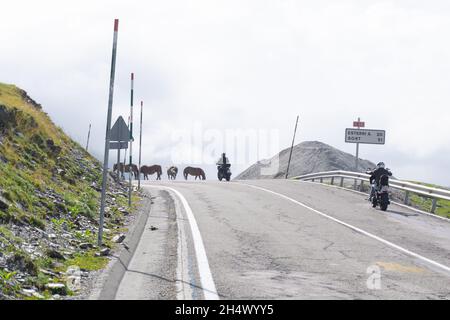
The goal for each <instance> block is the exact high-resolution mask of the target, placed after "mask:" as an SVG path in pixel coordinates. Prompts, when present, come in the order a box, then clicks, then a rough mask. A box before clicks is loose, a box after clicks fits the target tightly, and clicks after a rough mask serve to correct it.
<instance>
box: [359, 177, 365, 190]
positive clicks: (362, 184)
mask: <svg viewBox="0 0 450 320" xmlns="http://www.w3.org/2000/svg"><path fill="white" fill-rule="evenodd" d="M363 187H364V180H361V184H360V185H359V191H363Z"/></svg>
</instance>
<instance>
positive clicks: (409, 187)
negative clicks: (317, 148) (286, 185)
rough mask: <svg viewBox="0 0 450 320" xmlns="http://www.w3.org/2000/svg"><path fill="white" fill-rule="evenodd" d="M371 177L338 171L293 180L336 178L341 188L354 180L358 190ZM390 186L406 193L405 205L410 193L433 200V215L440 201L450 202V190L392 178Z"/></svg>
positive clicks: (298, 177)
mask: <svg viewBox="0 0 450 320" xmlns="http://www.w3.org/2000/svg"><path fill="white" fill-rule="evenodd" d="M369 177H370V175H368V174H366V173H358V172H351V171H342V170H336V171H326V172H317V173H310V174H305V175H302V176H297V177H293V178H292V179H296V180H304V181H313V182H314V181H315V180H319V181H320V182H323V179H331V184H334V180H335V179H336V178H339V179H340V183H339V185H340V186H341V187H343V186H344V180H345V179H352V180H354V181H355V184H354V188H355V189H356V181H357V180H359V181H361V184H360V186H359V188H360V189H362V186H363V185H364V182H367V183H369ZM389 186H390V187H391V188H394V189H398V190H402V191H405V200H404V203H405V204H406V205H408V204H409V196H410V193H414V194H418V195H421V196H424V197H428V198H432V199H433V200H432V205H431V210H430V212H431V213H434V212H435V211H436V205H437V200H438V199H443V200H450V190H445V189H439V188H432V187H427V186H424V185H421V184H418V183H412V182H407V181H401V180H397V179H392V178H391V179H389Z"/></svg>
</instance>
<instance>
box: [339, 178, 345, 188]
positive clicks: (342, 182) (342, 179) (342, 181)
mask: <svg viewBox="0 0 450 320" xmlns="http://www.w3.org/2000/svg"><path fill="white" fill-rule="evenodd" d="M339 185H340V186H341V187H343V186H344V177H341V183H340V184H339Z"/></svg>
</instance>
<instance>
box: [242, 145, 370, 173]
mask: <svg viewBox="0 0 450 320" xmlns="http://www.w3.org/2000/svg"><path fill="white" fill-rule="evenodd" d="M289 153H290V148H286V149H284V150H282V151H281V152H280V153H278V154H277V155H275V156H274V157H272V158H271V159H266V160H261V161H258V162H257V163H255V164H253V165H252V166H250V167H249V168H248V169H247V170H245V171H243V172H242V173H240V174H239V175H238V176H237V177H236V179H276V178H284V176H285V174H286V169H287V164H288V160H289ZM354 166H355V156H353V155H351V154H349V153H346V152H343V151H341V150H338V149H336V148H333V147H332V146H330V145H327V144H325V143H322V142H318V141H305V142H302V143H299V144H297V145H295V146H294V148H293V151H292V159H291V165H290V167H289V176H290V177H293V176H298V175H302V174H308V173H313V172H321V171H331V170H348V171H353V170H354ZM373 167H375V164H374V163H372V162H370V161H368V160H363V159H360V160H359V166H358V171H361V172H364V171H365V170H366V169H367V168H373ZM271 168H273V170H272V169H271Z"/></svg>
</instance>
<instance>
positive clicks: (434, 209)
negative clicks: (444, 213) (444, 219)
mask: <svg viewBox="0 0 450 320" xmlns="http://www.w3.org/2000/svg"><path fill="white" fill-rule="evenodd" d="M436 205H437V199H436V198H434V199H433V204H432V205H431V213H434V212H435V211H436Z"/></svg>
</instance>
